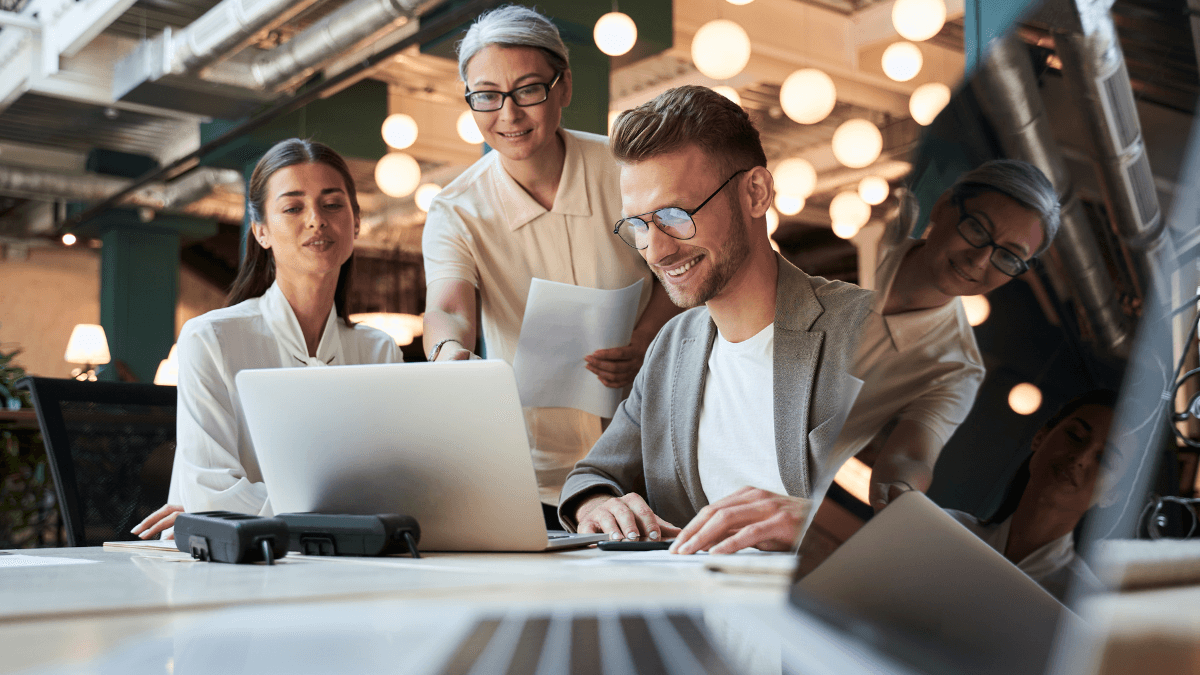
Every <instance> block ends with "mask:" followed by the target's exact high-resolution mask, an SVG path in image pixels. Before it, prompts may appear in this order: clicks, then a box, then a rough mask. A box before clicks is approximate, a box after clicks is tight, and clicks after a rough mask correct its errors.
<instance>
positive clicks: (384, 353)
mask: <svg viewBox="0 0 1200 675" xmlns="http://www.w3.org/2000/svg"><path fill="white" fill-rule="evenodd" d="M177 355H178V358H179V393H178V410H177V413H176V414H177V418H176V432H175V433H176V439H175V464H174V468H173V470H172V472H171V492H170V496H169V497H168V499H167V501H168V503H170V504H179V505H182V506H183V507H184V509H186V510H187V511H212V510H225V511H237V512H240V513H250V514H262V515H271V513H272V511H271V503H270V502H269V501H268V500H267V488H266V486H265V485H264V484H263V479H262V473H261V472H260V470H259V467H258V457H257V456H256V455H255V454H254V447H253V446H252V445H251V443H250V433H249V431H248V429H247V427H246V420H245V417H244V416H243V414H242V404H241V401H240V400H239V399H238V393H237V387H235V386H234V378H235V377H236V376H237V374H238V372H240V371H242V370H245V369H249V368H294V367H305V366H325V365H334V366H339V365H357V364H365V363H398V362H400V361H403V360H404V359H403V357H402V356H401V354H400V350H399V349H398V348H397V347H396V343H395V341H393V339H392V338H391V337H390V336H389V335H388V334H387V333H384V332H383V331H380V330H377V329H375V328H370V327H367V326H363V325H356V326H353V327H350V326H347V325H346V323H345V322H344V321H342V320H341V319H340V318H338V316H337V313H336V311H335V310H334V309H331V310H330V312H329V318H328V319H327V320H326V322H325V332H324V333H322V335H321V341H320V343H319V345H318V347H317V355H316V356H315V357H309V356H308V349H306V347H305V342H304V334H303V333H302V332H301V330H300V322H299V321H297V320H296V315H295V313H294V312H293V311H292V307H291V305H290V304H288V301H287V298H285V297H284V295H283V291H281V290H280V289H279V286H278V284H272V285H271V287H270V288H269V289H267V291H266V292H265V293H263V294H262V296H260V297H257V298H251V299H249V300H246V301H245V302H240V303H238V304H237V305H234V306H233V307H226V308H223V309H217V310H213V311H211V312H208V313H207V314H204V315H201V316H198V317H196V318H194V319H192V320H190V321H188V322H187V323H185V324H184V325H183V330H182V331H181V332H180V334H179V343H178V351H177Z"/></svg>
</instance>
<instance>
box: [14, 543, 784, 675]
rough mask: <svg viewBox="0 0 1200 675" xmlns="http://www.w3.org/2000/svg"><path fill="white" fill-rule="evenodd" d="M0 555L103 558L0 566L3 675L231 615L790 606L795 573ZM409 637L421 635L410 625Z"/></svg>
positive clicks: (541, 556)
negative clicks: (483, 607) (531, 606)
mask: <svg viewBox="0 0 1200 675" xmlns="http://www.w3.org/2000/svg"><path fill="white" fill-rule="evenodd" d="M4 555H29V556H37V557H39V558H43V559H80V560H89V561H94V562H91V563H82V564H61V565H40V566H31V567H4V566H3V563H2V562H0V654H4V657H3V658H2V659H0V673H8V672H19V671H22V670H25V669H27V668H31V667H45V666H54V665H63V664H71V663H79V662H81V661H90V660H94V659H97V658H100V657H103V656H104V655H105V654H111V653H112V652H113V651H114V650H115V649H117V648H118V647H121V646H122V645H126V644H129V643H130V642H131V641H135V642H136V641H138V640H141V641H145V640H147V639H150V638H152V637H154V636H158V637H159V638H163V637H164V636H166V638H171V637H172V636H174V638H175V639H178V637H179V634H178V633H177V632H176V631H175V629H176V628H179V627H180V626H185V625H190V623H189V622H195V621H197V620H201V619H203V618H204V617H212V616H225V615H227V614H230V613H231V612H233V614H232V615H236V616H241V615H243V614H245V613H246V612H249V613H250V614H251V615H253V614H254V613H259V614H262V613H263V612H266V613H267V614H266V615H265V616H270V617H277V616H285V615H286V616H289V617H292V618H294V617H296V616H302V615H306V614H305V613H306V612H307V613H309V614H312V615H313V616H320V617H324V616H325V613H328V612H330V611H334V612H335V613H336V611H338V610H334V609H331V608H335V607H350V608H352V609H346V610H344V611H346V612H349V613H350V615H352V616H359V615H371V614H372V613H379V614H380V616H384V617H391V616H393V612H394V611H395V610H396V609H397V608H398V607H410V608H411V607H414V606H415V607H420V608H421V611H422V612H428V611H430V610H431V609H436V610H437V611H441V612H446V611H454V608H456V607H457V608H459V609H460V610H461V609H462V608H464V607H466V606H468V605H469V606H472V607H478V606H479V605H480V603H483V604H488V603H491V604H493V605H495V606H496V607H502V608H507V607H511V606H514V605H520V604H522V603H526V604H528V603H537V604H540V605H545V606H548V607H553V606H561V607H567V606H570V607H578V606H581V605H585V606H586V605H588V604H589V603H590V604H599V605H605V604H607V603H624V604H626V605H629V604H634V605H639V606H644V605H647V604H649V605H657V606H693V607H694V606H699V605H701V604H702V603H710V602H713V601H732V602H739V603H762V604H767V605H782V604H783V599H784V596H785V590H786V588H787V577H786V576H785V575H781V574H777V573H776V574H738V575H730V574H725V573H720V572H713V571H709V570H706V569H705V568H704V565H703V562H702V561H701V560H699V559H696V558H694V557H691V556H687V557H684V556H679V557H678V558H680V560H679V561H674V560H671V561H664V560H662V558H663V557H664V556H663V554H662V553H660V552H655V553H653V554H628V553H611V552H603V551H599V550H596V549H594V548H593V549H583V550H573V551H561V552H555V553H427V554H423V557H422V558H421V559H412V558H407V557H387V558H321V557H308V556H297V555H294V554H292V555H289V556H288V557H286V558H283V559H281V560H279V561H278V562H277V563H276V564H275V565H273V566H267V565H263V564H255V565H227V564H221V563H203V562H197V561H192V560H191V559H190V557H189V556H187V555H186V554H183V553H180V552H178V551H169V550H164V551H132V550H127V549H112V548H103V549H102V548H71V549H37V550H25V551H11V552H8V553H6V554H4ZM751 556H753V557H756V558H760V559H765V557H766V556H765V555H759V556H756V555H754V554H751ZM0 557H3V556H0ZM42 562H48V561H47V560H43V561H42ZM314 603H316V604H315V605H314ZM347 603H349V604H347ZM314 607H317V608H318V609H314ZM239 611H240V612H242V614H238V612H239ZM259 620H260V621H261V620H262V619H259ZM266 620H267V621H273V620H274V618H271V619H266ZM319 620H323V619H319ZM404 632H405V634H407V635H409V636H410V637H411V635H412V634H413V632H412V630H411V627H409V628H408V629H406V631H404Z"/></svg>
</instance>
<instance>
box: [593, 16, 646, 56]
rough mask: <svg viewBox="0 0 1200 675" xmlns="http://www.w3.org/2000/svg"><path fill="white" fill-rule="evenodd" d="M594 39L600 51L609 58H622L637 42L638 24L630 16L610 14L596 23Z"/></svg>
mask: <svg viewBox="0 0 1200 675" xmlns="http://www.w3.org/2000/svg"><path fill="white" fill-rule="evenodd" d="M592 38H593V39H595V40H596V46H597V47H599V48H600V51H602V52H604V53H605V54H608V55H609V56H620V55H622V54H625V53H628V52H629V50H630V49H633V45H634V44H635V43H636V42H637V24H635V23H634V22H633V19H631V18H629V15H628V14H622V13H621V12H609V13H608V14H605V15H604V16H602V17H600V18H599V19H598V20H597V21H596V27H595V28H594V29H593V30H592Z"/></svg>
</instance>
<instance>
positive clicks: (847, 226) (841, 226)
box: [833, 222, 862, 239]
mask: <svg viewBox="0 0 1200 675" xmlns="http://www.w3.org/2000/svg"><path fill="white" fill-rule="evenodd" d="M861 229H862V228H861V227H855V225H854V223H845V222H835V223H834V224H833V233H834V234H836V235H837V236H839V237H841V238H842V239H853V238H854V235H856V234H858V231H859V230H861Z"/></svg>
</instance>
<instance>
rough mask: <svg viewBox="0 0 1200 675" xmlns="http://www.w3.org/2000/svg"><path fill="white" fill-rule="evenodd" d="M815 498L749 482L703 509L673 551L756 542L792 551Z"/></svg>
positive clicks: (736, 547)
mask: <svg viewBox="0 0 1200 675" xmlns="http://www.w3.org/2000/svg"><path fill="white" fill-rule="evenodd" d="M811 509H812V500H810V499H802V498H800V497H791V496H789V495H780V494H775V493H774V492H768V491H767V490H761V489H759V488H754V487H750V486H746V487H744V488H741V489H740V490H737V491H736V492H734V493H733V494H731V495H729V496H728V497H725V498H723V499H718V500H717V501H715V502H713V503H712V504H709V505H708V506H706V507H704V508H702V509H700V513H697V514H696V517H695V518H692V522H690V523H688V524H687V526H686V527H684V528H683V531H681V532H680V533H679V535H678V536H676V537H675V543H674V544H672V545H671V552H672V553H684V554H687V553H695V552H697V551H708V552H709V553H734V552H736V551H740V550H742V549H744V548H747V547H750V546H753V547H755V548H757V549H759V550H762V551H790V550H792V549H793V548H794V547H795V544H796V539H797V538H799V536H800V528H802V527H804V523H805V522H806V521H807V520H808V513H809V511H810V510H811Z"/></svg>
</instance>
